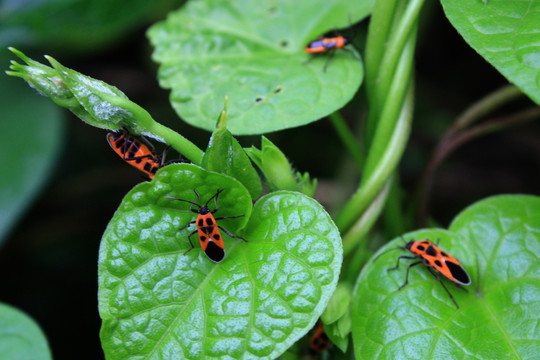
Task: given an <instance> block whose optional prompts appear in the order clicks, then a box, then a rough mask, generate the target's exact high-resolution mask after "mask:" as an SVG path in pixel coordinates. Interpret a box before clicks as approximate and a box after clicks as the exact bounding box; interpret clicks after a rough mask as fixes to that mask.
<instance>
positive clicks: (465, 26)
mask: <svg viewBox="0 0 540 360" xmlns="http://www.w3.org/2000/svg"><path fill="white" fill-rule="evenodd" d="M442 4H443V7H444V12H445V13H446V16H447V17H448V19H449V20H450V22H451V23H452V25H454V27H455V28H456V29H457V31H459V33H460V34H461V36H463V38H464V39H465V41H467V42H468V43H469V45H470V46H471V47H472V48H473V49H475V50H476V51H477V52H478V53H480V55H482V56H483V57H484V58H485V59H486V60H487V61H489V63H490V64H491V65H493V66H494V67H495V68H496V69H497V70H499V71H500V72H501V74H503V75H504V76H505V77H506V78H507V79H508V80H509V81H511V82H512V83H514V84H516V85H517V86H518V87H519V88H520V89H521V90H522V91H523V92H524V93H526V94H527V95H529V96H530V97H531V99H533V100H534V101H535V102H536V103H538V104H540V51H539V48H538V44H539V43H540V31H539V23H540V20H539V19H540V2H538V1H520V0H489V1H480V0H472V1H471V0H442Z"/></svg>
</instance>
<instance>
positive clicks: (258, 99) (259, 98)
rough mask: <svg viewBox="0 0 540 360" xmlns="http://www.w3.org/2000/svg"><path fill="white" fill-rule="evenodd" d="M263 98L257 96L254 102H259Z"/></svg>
mask: <svg viewBox="0 0 540 360" xmlns="http://www.w3.org/2000/svg"><path fill="white" fill-rule="evenodd" d="M263 100H264V99H263V98H262V97H258V98H256V99H255V102H256V103H260V102H262V101H263Z"/></svg>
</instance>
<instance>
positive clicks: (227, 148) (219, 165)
mask: <svg viewBox="0 0 540 360" xmlns="http://www.w3.org/2000/svg"><path fill="white" fill-rule="evenodd" d="M202 166H203V167H204V168H205V169H206V170H210V171H215V172H218V173H221V174H226V175H229V176H232V177H234V178H235V179H236V180H238V181H240V182H241V183H242V185H244V186H245V187H246V189H247V190H248V191H249V194H250V195H251V198H252V199H253V200H256V199H257V198H258V197H259V196H260V195H261V192H262V184H261V180H260V179H259V175H258V174H257V171H256V170H255V168H254V167H253V165H251V161H249V158H248V156H247V154H246V153H245V151H244V149H243V148H242V146H241V145H240V144H239V143H238V141H237V140H236V139H235V138H234V137H233V136H232V134H231V133H230V131H229V130H227V103H225V108H224V109H223V111H222V112H221V115H220V117H219V120H218V127H217V129H216V130H215V131H214V133H213V134H212V137H211V139H210V143H209V144H208V148H207V149H206V151H205V153H204V156H203V159H202Z"/></svg>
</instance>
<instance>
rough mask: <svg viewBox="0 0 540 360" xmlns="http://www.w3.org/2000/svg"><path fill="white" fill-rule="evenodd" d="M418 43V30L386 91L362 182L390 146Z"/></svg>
mask: <svg viewBox="0 0 540 360" xmlns="http://www.w3.org/2000/svg"><path fill="white" fill-rule="evenodd" d="M415 45H416V31H414V32H413V33H412V34H411V36H410V39H409V43H408V44H407V46H406V47H405V48H404V49H403V53H402V54H401V55H402V56H401V58H400V61H399V64H398V66H397V68H396V71H395V74H394V78H393V80H392V84H391V85H390V88H389V89H388V91H387V92H386V94H387V97H386V101H385V102H384V104H383V108H382V109H383V110H382V111H380V112H379V113H380V118H379V121H378V123H377V129H376V131H375V135H374V137H373V142H372V144H371V146H370V148H369V154H368V157H367V160H366V166H365V167H364V174H363V177H362V182H361V184H363V183H365V182H366V181H367V179H369V177H370V176H371V174H372V172H373V171H375V168H376V167H377V166H378V164H379V162H380V160H381V157H382V155H383V153H384V151H385V148H386V147H387V146H388V140H389V139H390V137H391V136H392V133H393V131H394V128H395V126H396V122H397V119H398V117H399V113H400V111H401V108H402V104H403V101H404V98H405V96H406V94H407V91H408V90H407V89H408V88H409V81H411V78H412V76H411V72H412V64H413V60H414V48H415Z"/></svg>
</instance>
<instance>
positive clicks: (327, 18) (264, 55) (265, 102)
mask: <svg viewBox="0 0 540 360" xmlns="http://www.w3.org/2000/svg"><path fill="white" fill-rule="evenodd" d="M372 4H373V1H372V0H360V1H352V2H351V1H348V0H335V1H322V0H319V1H315V0H314V1H296V0H277V1H273V2H271V3H269V2H265V1H228V0H205V1H189V2H188V3H187V4H186V5H185V6H184V7H183V8H182V9H180V10H179V11H177V12H174V13H171V14H170V15H169V17H168V19H167V20H166V21H164V22H161V23H158V24H156V25H154V26H153V27H152V28H151V29H150V31H149V32H148V36H149V38H150V40H151V42H152V44H153V45H154V47H155V51H154V54H153V58H154V60H156V61H157V62H159V63H160V64H161V66H160V69H159V79H160V83H161V85H162V86H163V87H165V88H171V89H172V94H171V102H172V105H173V107H174V108H175V110H176V111H177V113H178V114H179V115H180V116H181V117H182V118H183V119H184V120H185V121H187V122H188V123H190V124H192V125H194V126H198V127H201V128H203V129H207V130H210V131H212V130H213V129H214V124H215V121H214V119H215V114H217V113H219V111H220V110H221V106H222V104H223V98H224V97H225V96H228V97H229V99H230V102H229V112H228V117H229V125H228V128H229V130H230V131H231V132H232V133H233V134H237V135H241V134H260V133H265V132H270V131H276V130H281V129H286V128H290V127H295V126H300V125H304V124H307V123H310V122H312V121H315V120H318V119H320V118H322V117H324V116H326V115H328V114H330V113H332V112H334V111H336V110H337V109H339V108H341V107H343V105H345V104H346V103H347V102H348V101H349V100H350V99H351V98H352V96H353V95H354V94H355V93H356V91H357V89H358V87H359V86H360V83H361V81H362V76H363V70H362V63H361V61H360V60H359V59H358V55H357V54H355V55H353V54H351V53H347V52H345V51H344V50H338V51H337V52H336V54H335V56H334V57H333V59H332V61H331V63H330V65H329V66H328V68H327V71H326V72H325V71H323V65H324V63H325V61H326V56H321V57H320V58H319V59H316V60H313V61H310V62H309V63H307V64H306V61H307V60H308V59H310V56H309V54H307V53H306V52H305V51H304V47H305V46H306V45H307V43H308V42H309V41H311V40H314V39H315V38H316V37H317V36H319V35H322V34H324V33H325V32H327V31H328V30H332V29H335V28H343V27H347V26H349V25H350V24H349V21H353V22H356V21H359V20H360V19H362V18H364V17H365V16H367V14H368V13H369V12H370V11H371V8H372Z"/></svg>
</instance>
